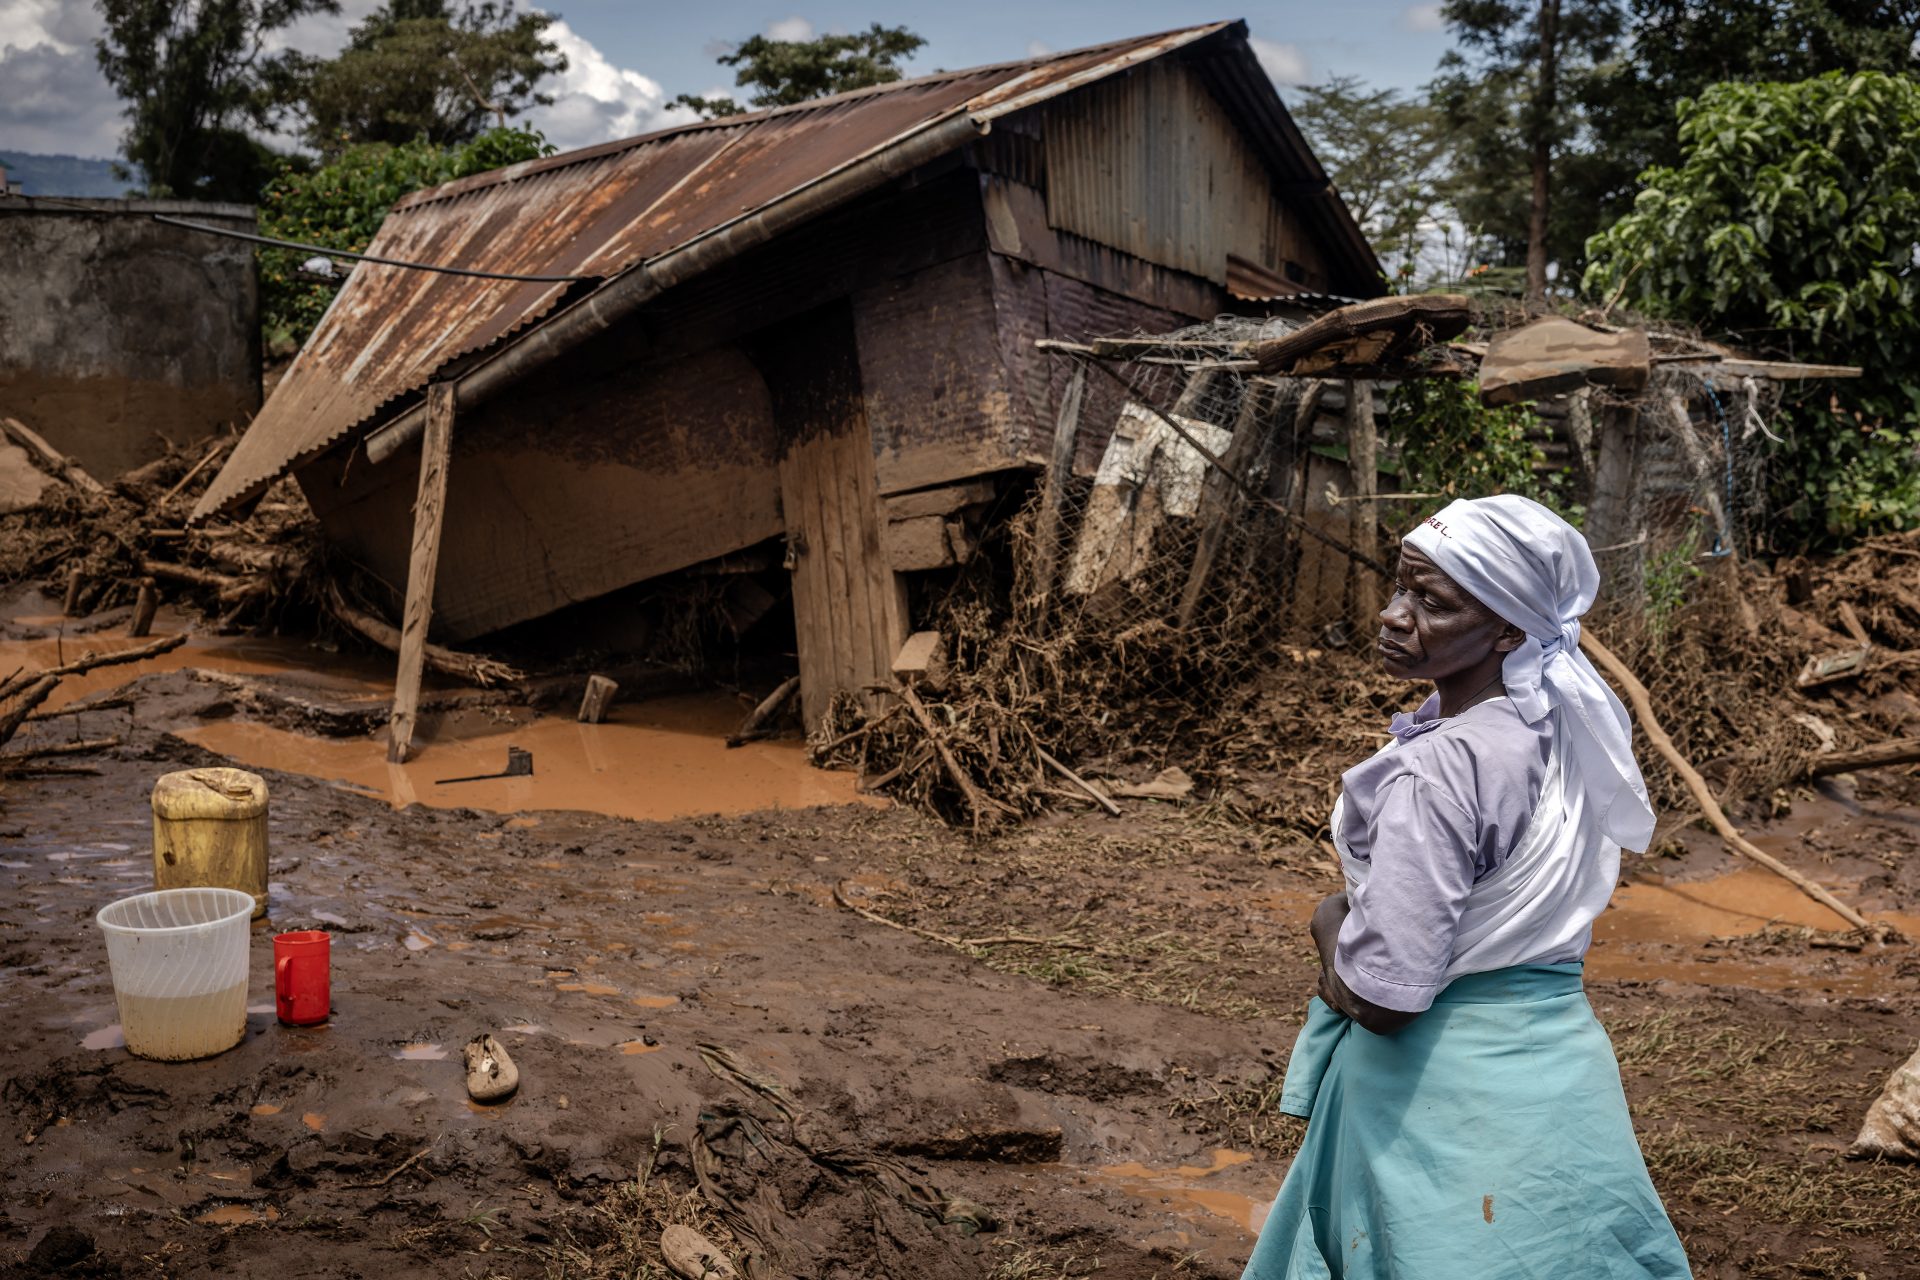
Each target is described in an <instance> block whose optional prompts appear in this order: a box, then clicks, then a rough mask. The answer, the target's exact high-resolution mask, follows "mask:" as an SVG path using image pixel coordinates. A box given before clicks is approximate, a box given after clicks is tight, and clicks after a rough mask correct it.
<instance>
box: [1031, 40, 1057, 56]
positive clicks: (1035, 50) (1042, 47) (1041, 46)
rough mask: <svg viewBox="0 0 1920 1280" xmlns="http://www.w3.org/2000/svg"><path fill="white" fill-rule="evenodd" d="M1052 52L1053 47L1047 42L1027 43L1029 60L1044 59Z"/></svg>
mask: <svg viewBox="0 0 1920 1280" xmlns="http://www.w3.org/2000/svg"><path fill="white" fill-rule="evenodd" d="M1052 52H1053V46H1052V45H1050V44H1048V43H1047V42H1046V41H1045V40H1029V41H1027V56H1028V57H1029V58H1044V57H1046V56H1047V55H1048V54H1050V53H1052Z"/></svg>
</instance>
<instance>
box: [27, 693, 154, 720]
mask: <svg viewBox="0 0 1920 1280" xmlns="http://www.w3.org/2000/svg"><path fill="white" fill-rule="evenodd" d="M132 705H133V699H132V698H129V697H127V696H126V695H125V694H118V693H116V694H109V695H108V696H107V697H104V698H93V699H91V700H89V701H86V702H69V703H68V704H67V705H66V706H64V707H55V708H53V709H52V710H51V711H48V710H46V709H44V708H43V709H41V710H39V711H35V712H33V713H32V714H31V715H29V716H28V717H27V719H26V723H28V724H33V723H35V722H36V721H40V720H54V719H58V718H59V717H60V716H82V715H85V714H86V713H87V712H89V711H113V710H117V709H119V708H121V707H130V706H132Z"/></svg>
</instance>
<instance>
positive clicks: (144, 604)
mask: <svg viewBox="0 0 1920 1280" xmlns="http://www.w3.org/2000/svg"><path fill="white" fill-rule="evenodd" d="M159 608H160V592H159V589H158V588H157V587H155V586H154V583H153V579H152V578H142V579H140V593H139V594H138V595H137V596H136V597H135V598H134V601H133V621H132V623H130V624H129V625H128V627H127V634H128V635H130V636H132V637H134V638H135V639H139V638H141V637H143V636H145V635H147V634H148V633H150V632H151V631H152V630H153V615H154V614H155V613H156V612H158V611H159Z"/></svg>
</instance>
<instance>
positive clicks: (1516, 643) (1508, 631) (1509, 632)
mask: <svg viewBox="0 0 1920 1280" xmlns="http://www.w3.org/2000/svg"><path fill="white" fill-rule="evenodd" d="M1526 638H1527V633H1526V632H1524V631H1522V630H1521V629H1520V628H1518V627H1516V626H1514V625H1513V624H1512V623H1511V622H1509V623H1507V624H1506V625H1505V626H1503V627H1502V628H1501V629H1500V634H1499V635H1497V636H1495V637H1494V640H1493V651H1494V652H1495V653H1512V652H1513V651H1514V650H1515V649H1518V648H1519V647H1520V645H1521V643H1522V642H1523V641H1525V640H1526Z"/></svg>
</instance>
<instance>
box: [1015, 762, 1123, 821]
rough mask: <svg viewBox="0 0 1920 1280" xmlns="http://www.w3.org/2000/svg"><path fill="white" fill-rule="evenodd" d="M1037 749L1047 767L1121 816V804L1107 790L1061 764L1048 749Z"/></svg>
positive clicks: (1099, 803) (1095, 801) (1101, 805)
mask: <svg viewBox="0 0 1920 1280" xmlns="http://www.w3.org/2000/svg"><path fill="white" fill-rule="evenodd" d="M1035 750H1036V751H1037V752H1038V753H1039V756H1040V763H1041V764H1044V765H1045V766H1047V768H1049V769H1051V770H1053V771H1054V772H1055V773H1057V774H1059V775H1060V776H1061V777H1063V778H1065V779H1066V780H1067V781H1068V782H1071V783H1072V784H1073V785H1074V786H1076V787H1078V788H1079V789H1080V790H1081V791H1084V792H1085V793H1086V794H1087V798H1088V799H1090V800H1092V801H1093V802H1094V803H1095V804H1097V805H1099V806H1100V807H1101V808H1102V809H1105V810H1106V811H1107V813H1108V814H1109V815H1111V816H1112V817H1115V818H1117V817H1119V816H1120V806H1119V805H1117V804H1115V803H1114V802H1113V801H1112V800H1110V799H1108V798H1107V793H1106V792H1104V791H1102V790H1101V789H1100V788H1098V787H1096V786H1094V785H1093V784H1092V783H1091V782H1088V781H1087V780H1086V779H1085V778H1083V777H1081V776H1080V775H1079V774H1077V773H1075V772H1074V771H1073V770H1071V769H1069V768H1067V766H1066V765H1064V764H1061V763H1060V762H1059V761H1058V760H1056V759H1054V757H1053V756H1052V755H1051V754H1050V753H1048V752H1046V751H1041V750H1040V749H1039V748H1037V747H1036V748H1035Z"/></svg>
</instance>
